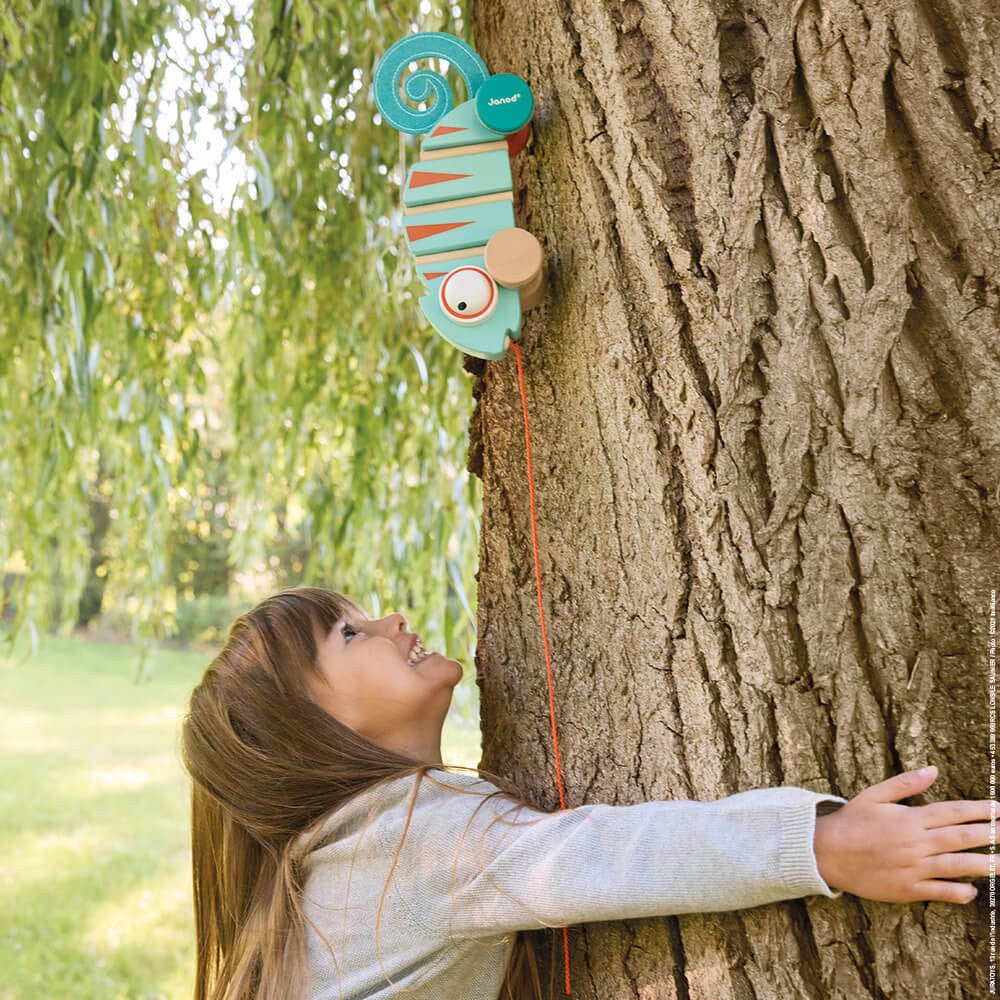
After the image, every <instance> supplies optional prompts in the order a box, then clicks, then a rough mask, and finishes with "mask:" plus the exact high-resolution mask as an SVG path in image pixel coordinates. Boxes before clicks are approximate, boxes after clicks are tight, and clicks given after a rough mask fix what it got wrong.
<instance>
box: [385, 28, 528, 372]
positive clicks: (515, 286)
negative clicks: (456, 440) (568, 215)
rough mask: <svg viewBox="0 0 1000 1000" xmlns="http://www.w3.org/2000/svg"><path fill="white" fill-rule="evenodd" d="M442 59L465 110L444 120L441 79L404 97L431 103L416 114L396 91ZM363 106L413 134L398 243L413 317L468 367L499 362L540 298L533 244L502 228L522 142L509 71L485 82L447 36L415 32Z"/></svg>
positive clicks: (524, 101) (480, 68) (521, 93)
mask: <svg viewBox="0 0 1000 1000" xmlns="http://www.w3.org/2000/svg"><path fill="white" fill-rule="evenodd" d="M428 58H440V59H445V60H447V62H448V63H449V65H450V66H453V67H455V68H456V69H457V70H458V72H459V73H460V74H461V76H462V79H463V80H464V81H465V84H466V87H467V89H468V93H469V100H467V101H466V102H465V103H464V104H460V105H459V106H458V107H457V108H455V109H454V110H452V108H451V105H452V91H451V87H450V86H449V85H448V81H447V79H446V78H445V77H444V76H442V74H440V73H437V72H434V71H432V70H418V71H415V72H413V73H411V74H410V75H409V76H408V77H407V78H406V81H405V84H404V88H403V89H404V91H405V93H406V96H407V97H409V98H410V99H411V100H413V101H416V102H421V101H424V100H425V99H427V98H428V97H429V96H430V94H431V93H432V92H433V95H434V100H433V102H431V103H430V104H429V106H428V107H427V109H426V110H424V111H417V110H414V109H413V108H411V107H409V106H408V105H407V104H405V103H404V102H403V99H402V97H401V96H400V91H399V82H400V77H401V75H402V73H403V69H404V68H405V67H406V66H407V65H408V64H409V63H411V62H413V61H414V60H416V59H428ZM374 90H375V103H376V105H377V106H378V109H379V112H380V113H381V115H382V117H383V118H384V119H385V120H386V121H387V122H388V123H389V124H390V125H392V126H393V128H395V129H397V130H398V131H400V132H408V133H410V134H411V135H417V134H419V135H423V140H422V142H421V144H420V159H419V162H417V163H415V164H413V166H412V167H410V170H409V173H408V174H407V177H406V182H405V184H404V185H403V222H404V229H405V232H406V242H407V244H408V246H409V247H410V250H411V251H412V253H413V255H414V262H415V263H416V265H417V270H418V272H419V274H420V278H421V280H422V281H423V283H424V286H425V287H426V289H427V294H426V295H424V296H423V297H422V298H421V299H420V307H421V309H422V310H423V312H424V315H425V316H426V317H427V319H428V320H429V321H430V323H431V325H432V326H433V327H434V329H435V330H437V332H438V333H439V334H441V336H442V337H444V339H445V340H447V341H448V343H449V344H452V345H453V346H454V347H457V348H459V349H460V350H462V351H465V352H466V353H467V354H471V355H473V356H474V357H477V358H484V359H492V360H500V359H502V358H503V357H504V356H505V355H506V352H507V348H508V346H509V344H510V339H511V338H513V339H514V340H517V339H518V337H519V335H520V332H521V313H522V310H524V309H530V308H531V307H532V306H534V305H537V304H538V302H540V301H541V299H542V296H543V295H544V293H545V286H546V280H545V265H544V258H543V254H542V248H541V245H540V244H539V242H538V240H537V239H536V238H535V237H534V236H533V235H532V234H531V233H529V232H527V231H526V230H524V229H519V228H518V227H517V226H516V225H515V224H514V194H513V191H512V180H511V172H510V158H511V157H512V156H515V155H516V154H517V153H518V152H520V151H521V150H522V149H523V148H524V146H525V144H526V143H527V141H528V133H529V130H530V128H531V126H530V124H529V119H530V118H531V112H532V109H533V106H534V98H533V97H532V94H531V89H530V88H529V86H528V85H527V83H525V81H524V80H522V79H521V78H520V77H519V76H515V75H514V74H513V73H498V74H496V75H495V76H491V75H490V72H489V70H488V69H487V68H486V64H485V63H484V62H483V60H482V59H480V57H479V56H478V55H477V54H476V52H475V51H474V50H473V49H472V48H471V47H470V46H469V45H468V44H466V42H464V41H463V40H462V39H461V38H458V37H456V36H455V35H450V34H447V33H446V32H442V31H424V32H419V33H417V34H414V35H408V36H407V37H405V38H401V39H400V40H399V41H398V42H395V43H394V44H393V45H392V46H391V47H390V48H389V49H388V50H387V51H386V52H385V54H384V55H383V56H382V58H381V59H380V60H379V61H378V64H377V65H376V67H375V73H374Z"/></svg>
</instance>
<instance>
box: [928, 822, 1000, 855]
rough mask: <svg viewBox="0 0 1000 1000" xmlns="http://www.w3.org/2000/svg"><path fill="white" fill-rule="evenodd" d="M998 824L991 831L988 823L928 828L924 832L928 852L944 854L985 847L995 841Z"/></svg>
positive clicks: (999, 832)
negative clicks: (928, 847)
mask: <svg viewBox="0 0 1000 1000" xmlns="http://www.w3.org/2000/svg"><path fill="white" fill-rule="evenodd" d="M998 834H1000V825H994V828H993V830H992V832H991V830H990V824H989V823H966V824H965V825H964V826H943V827H939V828H938V829H936V830H928V831H927V833H925V834H924V837H925V838H926V843H927V844H928V845H929V846H930V850H929V851H928V852H927V853H928V854H932V855H933V854H944V853H945V852H946V851H967V850H971V849H972V848H974V847H986V846H987V845H989V844H993V843H996V839H995V838H996V837H997V835H998Z"/></svg>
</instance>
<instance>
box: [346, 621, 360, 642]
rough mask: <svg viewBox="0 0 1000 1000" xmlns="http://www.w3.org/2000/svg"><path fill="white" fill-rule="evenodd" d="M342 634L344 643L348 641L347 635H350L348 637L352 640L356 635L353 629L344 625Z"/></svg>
mask: <svg viewBox="0 0 1000 1000" xmlns="http://www.w3.org/2000/svg"><path fill="white" fill-rule="evenodd" d="M343 633H344V641H345V642H346V641H347V639H348V633H350V637H351V638H352V639H353V638H354V636H356V635H357V634H358V633H357V632H356V631H355V630H354V629H352V628H351V626H350V625H346V624H345V625H344V628H343Z"/></svg>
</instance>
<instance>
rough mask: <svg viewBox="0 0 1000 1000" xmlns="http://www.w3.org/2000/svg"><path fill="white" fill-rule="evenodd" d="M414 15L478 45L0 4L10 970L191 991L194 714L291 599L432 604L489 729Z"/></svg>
mask: <svg viewBox="0 0 1000 1000" xmlns="http://www.w3.org/2000/svg"><path fill="white" fill-rule="evenodd" d="M415 30H428V31H433V30H442V31H450V32H452V33H454V34H457V35H460V36H462V37H465V38H466V39H467V40H469V41H470V42H474V39H472V38H470V36H469V35H468V28H467V25H466V23H465V20H464V16H463V8H462V6H461V5H444V4H442V5H434V4H432V3H430V2H428V0H423V2H419V3H415V2H396V3H393V4H391V5H385V4H374V3H371V2H368V3H361V4H358V3H354V2H353V0H349V2H344V3H341V4H336V3H334V4H317V3H315V2H309V0H284V2H278V3H274V2H270V0H269V2H263V3H253V2H249V0H236V2H229V0H222V2H216V3H207V2H198V0H182V2H167V3H163V4H156V5H154V4H146V3H140V2H136V0H132V2H129V0H76V2H74V3H71V4H70V3H45V2H42V3H34V4H29V3H21V2H15V3H11V4H7V5H6V6H5V7H4V10H3V11H2V12H0V171H2V184H0V240H2V241H3V245H4V250H5V253H4V267H3V268H2V269H0V315H2V316H3V318H4V326H3V330H4V332H3V347H2V350H0V420H2V422H3V425H4V426H5V427H7V428H9V434H10V437H9V443H8V446H7V447H5V448H4V449H2V451H0V486H2V488H0V560H2V563H3V566H4V587H3V596H4V603H3V611H2V618H0V621H2V628H3V632H4V636H5V638H6V639H7V645H6V647H5V649H4V653H5V655H3V656H2V657H0V844H2V848H3V850H2V855H0V885H2V887H3V899H4V905H3V907H2V908H0V969H2V970H3V972H2V974H0V998H3V1000H6V998H14V997H17V998H21V997H24V998H29V997H30V998H32V1000H34V998H37V997H73V998H77V997H80V998H84V997H95V998H97V997H99V998H101V1000H105V998H118V997H130V998H131V997H143V998H154V997H171V998H172V997H187V996H190V993H191V989H192V986H193V956H194V951H193V949H194V940H193V925H192V913H191V890H190V859H189V841H188V827H187V824H188V799H187V796H188V788H187V784H186V781H185V779H184V776H183V773H182V771H181V767H180V758H179V751H178V744H177V739H178V730H179V724H180V720H181V718H182V715H183V711H184V705H185V701H186V698H187V696H188V694H189V693H190V691H191V688H192V687H193V686H194V684H195V683H196V682H197V680H198V679H199V678H200V676H201V674H202V673H203V672H204V669H205V667H206V666H207V665H208V662H209V661H210V659H211V657H212V656H213V655H214V653H215V652H216V651H217V650H218V648H219V647H220V646H221V644H222V641H223V640H224V638H225V635H226V632H227V630H228V627H229V625H230V624H231V623H232V621H233V620H234V619H235V617H236V616H237V615H238V614H240V613H241V612H243V611H245V610H247V609H248V608H249V607H251V606H252V605H253V604H254V603H256V601H258V600H260V599H261V598H262V597H264V596H266V595H267V594H269V593H272V592H273V591H275V590H277V589H280V588H283V587H288V586H295V585H298V584H318V585H326V586H331V587H334V588H336V589H338V590H342V591H344V592H346V593H348V594H350V595H351V596H352V597H354V598H355V599H356V600H357V601H358V602H359V603H360V604H361V605H362V606H364V607H365V608H366V609H367V610H368V611H369V612H370V613H371V614H373V615H378V614H384V613H386V612H387V611H389V610H393V609H395V610H400V611H402V612H403V613H404V614H405V615H406V617H407V619H408V621H409V622H410V623H411V625H412V627H414V628H415V629H417V630H419V631H420V633H421V635H422V637H423V638H424V640H425V642H426V643H427V645H428V646H429V647H430V648H438V649H441V650H446V651H448V652H449V653H450V655H452V656H454V657H456V658H457V659H459V661H460V662H462V663H463V665H464V667H465V678H464V679H463V682H462V683H461V684H460V685H459V686H458V688H457V689H456V693H455V697H454V700H453V705H452V709H451V712H450V713H449V717H448V720H447V723H446V726H445V734H444V746H443V748H442V749H443V756H444V759H445V760H446V761H447V762H451V763H459V764H469V765H473V764H475V763H477V762H478V760H479V756H480V744H479V734H478V700H477V697H476V694H477V692H476V685H475V679H474V678H475V667H474V662H473V656H474V650H475V573H476V567H477V561H478V547H479V528H478V525H479V516H480V510H481V502H480V494H479V483H478V480H477V479H476V478H475V477H473V476H471V475H470V474H469V473H468V471H467V470H466V460H467V449H468V421H469V417H470V415H471V413H472V409H473V399H472V380H473V377H472V375H471V374H470V373H469V372H467V371H465V370H463V367H462V356H461V354H460V353H459V352H456V351H455V350H454V349H452V348H451V347H450V346H449V345H447V344H445V343H444V342H443V341H442V340H441V339H440V338H438V337H437V336H436V335H435V334H434V332H433V331H432V330H431V329H430V328H429V327H428V326H427V324H426V322H425V321H424V319H423V317H422V314H421V313H420V310H419V307H418V306H417V304H416V302H417V299H418V298H419V296H420V295H421V294H422V290H421V287H420V282H419V280H418V279H417V277H416V275H415V273H414V271H413V268H412V265H411V262H410V260H409V258H408V255H407V250H406V245H405V240H404V239H403V236H402V231H401V215H400V184H401V181H402V178H403V177H404V176H405V172H406V170H407V169H408V167H409V164H410V163H411V162H412V161H413V160H414V159H415V158H416V151H417V142H418V140H417V138H416V137H413V136H406V137H403V136H400V135H399V134H398V133H396V132H395V130H393V129H392V128H391V127H389V126H387V125H386V124H385V123H384V122H382V121H381V118H380V116H379V115H378V113H377V110H376V109H375V105H374V101H373V98H372V94H371V73H372V68H373V66H374V63H375V61H376V60H377V58H378V56H379V55H380V54H381V53H382V52H384V51H385V49H386V48H388V47H389V45H391V44H392V42H393V41H395V40H396V39H397V38H399V37H401V36H402V35H404V34H407V33H409V32H411V31H415ZM414 68H417V67H416V64H414V65H413V66H411V69H414ZM433 68H437V69H439V70H441V71H442V72H444V73H447V71H448V66H447V64H446V63H443V62H438V63H437V64H436V65H435V66H433ZM452 76H453V75H452ZM449 79H450V82H451V83H452V86H453V88H455V100H456V102H458V101H461V100H464V99H465V94H464V92H463V85H462V83H461V81H460V80H455V79H452V78H449Z"/></svg>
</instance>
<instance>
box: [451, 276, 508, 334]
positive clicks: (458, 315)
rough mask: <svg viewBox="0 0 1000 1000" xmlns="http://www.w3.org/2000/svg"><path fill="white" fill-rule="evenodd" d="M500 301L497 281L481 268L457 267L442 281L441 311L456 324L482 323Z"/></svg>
mask: <svg viewBox="0 0 1000 1000" xmlns="http://www.w3.org/2000/svg"><path fill="white" fill-rule="evenodd" d="M498 298H499V296H498V294H497V286H496V282H495V281H494V280H493V279H492V278H491V277H490V276H489V274H488V273H487V272H486V271H484V270H483V269H482V268H481V267H472V266H467V267H456V268H455V270H454V271H452V272H451V274H449V275H448V276H447V277H446V278H445V279H444V281H442V282H441V291H440V301H441V310H442V312H443V313H444V314H445V316H447V317H448V319H450V320H451V321H452V322H454V323H470V324H471V323H482V322H483V321H484V320H487V319H489V318H490V315H491V314H492V312H493V310H494V309H496V307H497V299H498Z"/></svg>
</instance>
